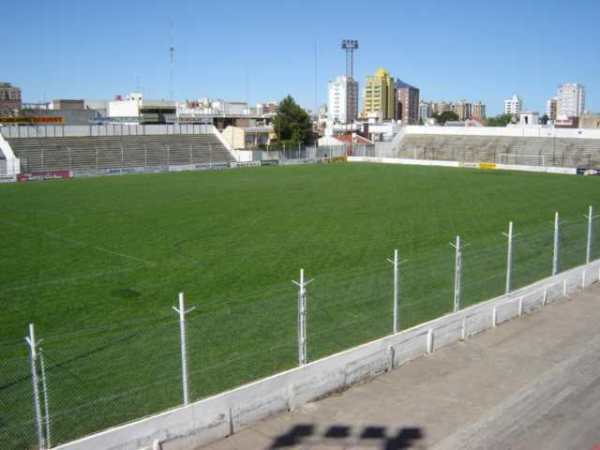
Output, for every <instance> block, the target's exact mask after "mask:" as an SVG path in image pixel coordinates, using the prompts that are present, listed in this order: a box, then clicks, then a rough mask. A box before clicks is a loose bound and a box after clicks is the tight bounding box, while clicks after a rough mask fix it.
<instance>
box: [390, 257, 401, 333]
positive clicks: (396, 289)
mask: <svg viewBox="0 0 600 450" xmlns="http://www.w3.org/2000/svg"><path fill="white" fill-rule="evenodd" d="M388 262H390V263H391V264H392V266H393V267H394V308H393V310H394V312H393V314H394V315H393V324H392V328H393V330H394V334H396V333H397V332H398V300H399V296H400V278H399V264H400V263H399V261H398V250H394V259H388Z"/></svg>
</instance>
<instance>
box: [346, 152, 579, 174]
mask: <svg viewBox="0 0 600 450" xmlns="http://www.w3.org/2000/svg"><path fill="white" fill-rule="evenodd" d="M348 162H360V163H379V164H400V165H408V166H438V167H462V168H468V169H485V170H516V171H521V172H538V173H555V174H562V175H577V169H575V168H570V167H547V166H525V165H517V164H496V163H468V162H459V161H437V160H435V161H434V160H427V159H406V158H385V157H383V158H382V157H370V156H350V157H348Z"/></svg>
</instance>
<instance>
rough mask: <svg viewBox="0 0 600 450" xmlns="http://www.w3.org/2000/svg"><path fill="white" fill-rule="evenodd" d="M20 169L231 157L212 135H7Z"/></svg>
mask: <svg viewBox="0 0 600 450" xmlns="http://www.w3.org/2000/svg"><path fill="white" fill-rule="evenodd" d="M7 141H8V142H9V143H10V145H11V147H12V149H13V151H14V153H15V155H16V156H17V157H18V158H21V168H22V171H23V172H48V171H56V170H74V171H83V172H85V171H89V172H93V171H97V170H107V169H133V168H160V167H167V166H176V165H188V164H195V165H198V164H199V165H217V164H223V163H229V162H231V161H233V160H234V158H233V157H232V155H231V154H230V153H229V151H228V150H227V149H226V148H225V147H224V146H223V145H222V143H221V142H220V141H219V139H218V138H217V137H216V136H215V135H213V134H178V135H168V136H165V135H143V136H102V137H99V136H96V137H58V138H54V137H53V138H10V139H7Z"/></svg>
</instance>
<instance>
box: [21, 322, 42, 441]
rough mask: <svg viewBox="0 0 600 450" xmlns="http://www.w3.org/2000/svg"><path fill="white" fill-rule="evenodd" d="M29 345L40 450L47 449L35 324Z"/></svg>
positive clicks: (31, 325)
mask: <svg viewBox="0 0 600 450" xmlns="http://www.w3.org/2000/svg"><path fill="white" fill-rule="evenodd" d="M25 341H26V342H27V344H28V345H29V357H30V361H31V383H32V385H33V411H34V414H35V428H36V433H37V438H38V446H39V448H40V450H43V449H45V448H46V445H45V441H44V425H43V423H42V407H41V405H40V386H39V379H38V371H37V358H38V353H37V346H38V344H39V342H37V341H36V340H35V330H34V328H33V324H32V323H30V324H29V336H27V337H26V338H25Z"/></svg>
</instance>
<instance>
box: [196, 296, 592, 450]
mask: <svg viewBox="0 0 600 450" xmlns="http://www.w3.org/2000/svg"><path fill="white" fill-rule="evenodd" d="M596 446H598V447H596ZM204 448H207V449H211V450H234V449H239V450H242V449H243V450H248V449H276V448H286V449H287V448H293V449H311V450H312V449H405V448H415V449H420V448H432V449H436V450H446V449H480V448H486V449H545V450H549V449H557V450H558V449H560V450H564V449H578V450H579V449H583V450H587V449H599V450H600V286H594V287H592V288H591V289H589V290H587V291H586V292H585V293H582V294H578V295H577V296H576V297H575V298H574V299H573V300H572V301H566V302H561V303H559V304H555V305H550V306H547V307H546V308H545V309H544V310H543V311H540V312H538V313H534V314H532V315H529V316H526V317H524V318H521V319H518V320H514V321H511V322H509V323H505V324H503V325H501V326H500V327H498V328H496V329H494V330H490V331H487V332H485V333H482V334H481V335H479V336H476V337H473V338H471V339H470V340H468V341H467V342H466V343H460V344H456V345H454V346H451V347H447V348H444V349H441V350H438V351H436V352H435V353H434V354H432V355H429V356H426V357H423V358H420V359H418V360H416V361H413V362H410V363H408V364H406V365H404V366H402V367H400V368H398V369H397V370H395V371H393V372H391V373H389V374H386V375H383V376H381V377H379V378H376V379H374V380H372V381H370V382H368V383H365V384H362V385H358V386H355V387H353V388H351V389H349V390H348V391H346V392H344V393H342V394H339V395H335V396H332V397H329V398H326V399H324V400H321V401H319V402H315V403H310V404H307V405H305V406H304V407H301V408H299V409H298V410H297V411H295V412H293V413H286V414H281V415H279V416H277V417H274V418H272V419H268V420H265V421H263V422H260V423H258V424H256V425H254V426H252V427H250V428H247V429H245V430H242V431H241V432H240V433H238V434H236V435H234V436H231V437H229V438H227V439H224V440H222V441H219V442H217V443H214V444H212V445H210V446H208V447H204Z"/></svg>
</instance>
